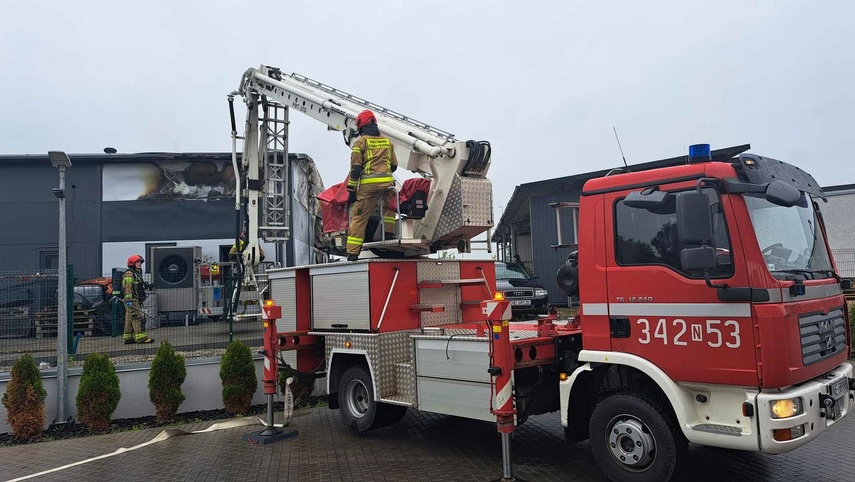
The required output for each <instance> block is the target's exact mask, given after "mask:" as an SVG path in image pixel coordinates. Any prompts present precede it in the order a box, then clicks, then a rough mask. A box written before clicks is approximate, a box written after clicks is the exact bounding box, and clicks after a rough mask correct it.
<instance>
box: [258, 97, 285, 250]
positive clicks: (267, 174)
mask: <svg viewBox="0 0 855 482" xmlns="http://www.w3.org/2000/svg"><path fill="white" fill-rule="evenodd" d="M262 105H263V107H264V117H263V118H262V122H261V135H262V142H260V143H259V145H260V146H261V149H262V152H261V153H260V154H261V155H260V157H261V159H262V163H263V168H262V170H263V176H264V178H263V179H264V187H263V190H264V201H263V203H262V212H261V216H262V218H261V226H259V231H260V233H261V237H262V239H264V240H265V241H268V242H280V241H287V240H288V239H289V237H290V228H289V226H288V219H289V217H290V206H289V202H288V192H287V191H288V107H286V106H283V105H281V104H279V103H277V102H268V101H267V99H266V98H263V100H262Z"/></svg>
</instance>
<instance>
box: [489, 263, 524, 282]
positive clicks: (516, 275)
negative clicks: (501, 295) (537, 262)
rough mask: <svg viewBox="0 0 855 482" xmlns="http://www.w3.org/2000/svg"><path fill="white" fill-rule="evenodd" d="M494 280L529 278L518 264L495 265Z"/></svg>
mask: <svg viewBox="0 0 855 482" xmlns="http://www.w3.org/2000/svg"><path fill="white" fill-rule="evenodd" d="M496 279H529V276H528V273H526V272H525V270H524V269H523V268H522V266H520V265H518V264H511V263H496Z"/></svg>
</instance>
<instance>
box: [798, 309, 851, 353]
mask: <svg viewBox="0 0 855 482" xmlns="http://www.w3.org/2000/svg"><path fill="white" fill-rule="evenodd" d="M799 330H800V332H801V339H802V362H803V363H804V366H808V365H811V364H813V363H816V362H818V361H820V360H823V359H825V358H828V357H830V356H834V355H836V354H838V353H841V352H844V351H846V323H845V322H844V320H843V309H841V308H839V309H836V310H832V311H831V312H830V313H828V314H827V315H823V314H822V313H817V314H812V315H803V316H801V317H799Z"/></svg>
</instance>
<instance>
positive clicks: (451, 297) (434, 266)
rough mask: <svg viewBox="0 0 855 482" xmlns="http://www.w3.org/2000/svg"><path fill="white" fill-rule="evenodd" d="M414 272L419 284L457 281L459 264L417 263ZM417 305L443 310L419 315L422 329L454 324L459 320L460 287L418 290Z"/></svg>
mask: <svg viewBox="0 0 855 482" xmlns="http://www.w3.org/2000/svg"><path fill="white" fill-rule="evenodd" d="M416 272H417V277H418V281H419V282H424V281H435V280H452V279H459V278H460V263H459V262H456V261H450V262H448V261H436V262H433V263H419V264H418V268H417V271H416ZM419 303H420V304H426V305H434V306H442V307H443V309H444V311H442V312H439V313H433V312H424V313H421V315H420V318H421V326H422V327H425V326H437V325H449V324H454V323H457V322H458V321H459V320H460V319H461V317H460V287H459V286H457V285H446V286H443V287H441V288H421V289H419Z"/></svg>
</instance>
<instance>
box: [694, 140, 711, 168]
mask: <svg viewBox="0 0 855 482" xmlns="http://www.w3.org/2000/svg"><path fill="white" fill-rule="evenodd" d="M711 160H712V154H710V145H709V144H693V145H691V146H689V164H692V163H695V162H708V161H711Z"/></svg>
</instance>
